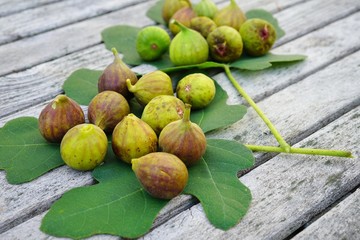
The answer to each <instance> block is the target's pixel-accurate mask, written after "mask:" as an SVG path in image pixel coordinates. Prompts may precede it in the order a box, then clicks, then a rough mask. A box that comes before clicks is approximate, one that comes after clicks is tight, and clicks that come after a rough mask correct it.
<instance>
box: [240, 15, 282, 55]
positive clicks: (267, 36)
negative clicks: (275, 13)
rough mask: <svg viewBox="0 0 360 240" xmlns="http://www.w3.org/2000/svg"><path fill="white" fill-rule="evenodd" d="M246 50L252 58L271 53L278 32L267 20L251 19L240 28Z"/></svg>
mask: <svg viewBox="0 0 360 240" xmlns="http://www.w3.org/2000/svg"><path fill="white" fill-rule="evenodd" d="M240 34H241V37H242V40H243V43H244V50H245V52H246V53H247V54H248V55H251V56H262V55H264V54H266V53H268V52H269V50H270V49H271V47H272V46H273V44H274V43H275V41H276V31H275V28H274V26H273V25H271V23H269V22H268V21H266V20H263V19H259V18H251V19H248V20H246V21H245V23H244V24H243V25H242V26H241V28H240Z"/></svg>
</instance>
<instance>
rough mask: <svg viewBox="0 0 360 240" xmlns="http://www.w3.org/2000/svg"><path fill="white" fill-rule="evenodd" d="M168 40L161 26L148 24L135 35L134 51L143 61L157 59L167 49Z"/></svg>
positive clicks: (167, 35) (168, 37)
mask: <svg viewBox="0 0 360 240" xmlns="http://www.w3.org/2000/svg"><path fill="white" fill-rule="evenodd" d="M170 41H171V39H170V36H169V34H168V33H167V32H166V31H165V30H164V29H163V28H161V27H158V26H148V27H145V28H143V29H141V30H140V31H139V33H138V34H137V36H136V51H137V52H138V54H139V55H140V57H141V58H142V59H143V60H145V61H153V60H157V59H159V58H161V56H162V55H163V54H164V53H165V52H166V51H167V50H168V48H169V46H170Z"/></svg>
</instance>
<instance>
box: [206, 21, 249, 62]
mask: <svg viewBox="0 0 360 240" xmlns="http://www.w3.org/2000/svg"><path fill="white" fill-rule="evenodd" d="M207 43H208V44H209V49H210V56H211V57H212V58H213V59H214V60H215V61H217V62H232V61H235V60H237V59H239V58H240V56H241V54H242V52H243V42H242V39H241V35H240V33H239V32H238V31H237V30H235V29H234V28H232V27H229V26H220V27H217V28H216V29H215V30H214V31H212V32H211V33H210V34H209V35H208V37H207Z"/></svg>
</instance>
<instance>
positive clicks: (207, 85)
mask: <svg viewBox="0 0 360 240" xmlns="http://www.w3.org/2000/svg"><path fill="white" fill-rule="evenodd" d="M215 94H216V87H215V83H214V80H212V79H211V78H209V77H208V76H206V75H205V74H202V73H193V74H189V75H187V76H185V77H183V78H182V79H181V80H180V81H179V82H178V85H177V87H176V96H177V97H178V98H179V99H181V100H182V101H183V102H184V103H188V104H191V106H192V108H193V109H201V108H205V107H206V106H208V105H209V104H210V103H211V102H212V100H213V99H214V97H215Z"/></svg>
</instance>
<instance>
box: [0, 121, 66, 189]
mask: <svg viewBox="0 0 360 240" xmlns="http://www.w3.org/2000/svg"><path fill="white" fill-rule="evenodd" d="M63 164H64V162H63V160H62V159H61V156H60V150H59V144H56V143H48V142H47V141H46V140H45V139H44V138H43V137H42V136H41V134H40V131H39V128H38V120H37V118H34V117H20V118H16V119H13V120H11V121H9V122H7V123H6V124H5V125H4V126H3V127H2V128H0V169H4V170H5V171H6V179H7V181H8V182H9V183H11V184H20V183H24V182H28V181H31V180H33V179H35V178H37V177H39V176H41V175H43V174H44V173H46V172H48V171H50V170H51V169H54V168H56V167H59V166H61V165H63Z"/></svg>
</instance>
